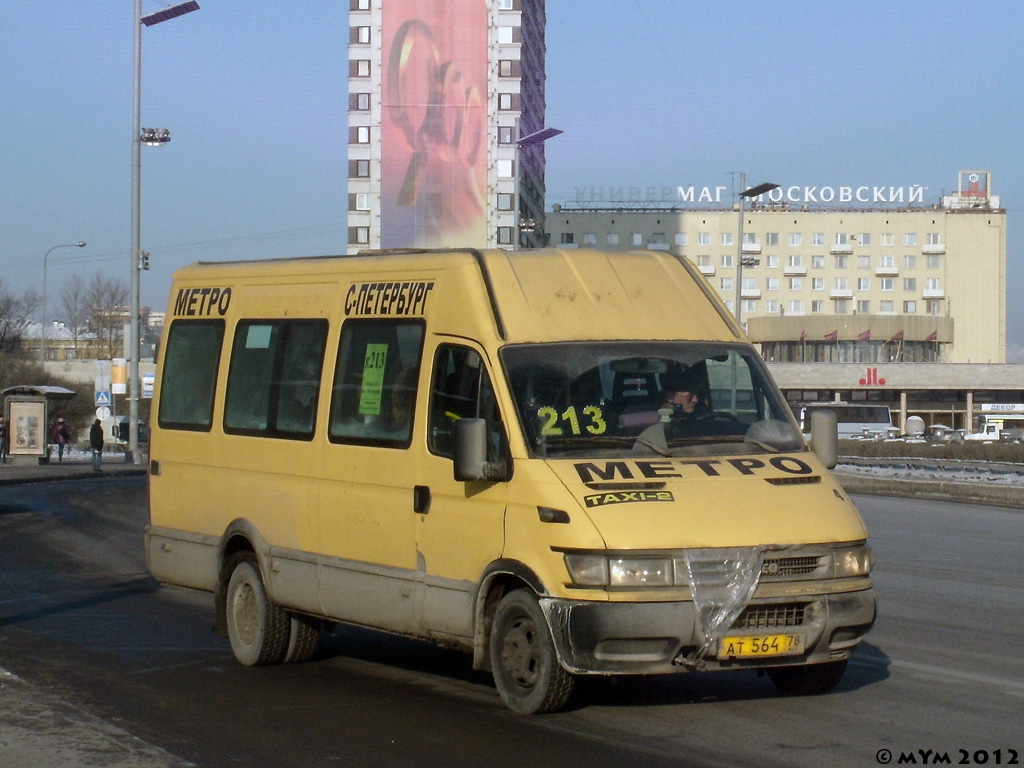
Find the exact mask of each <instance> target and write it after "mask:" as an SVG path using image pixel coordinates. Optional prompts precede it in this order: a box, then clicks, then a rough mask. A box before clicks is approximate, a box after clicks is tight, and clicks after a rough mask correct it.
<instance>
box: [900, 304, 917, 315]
mask: <svg viewBox="0 0 1024 768" xmlns="http://www.w3.org/2000/svg"><path fill="white" fill-rule="evenodd" d="M916 313H917V302H916V301H904V302H903V314H905V315H913V314H916Z"/></svg>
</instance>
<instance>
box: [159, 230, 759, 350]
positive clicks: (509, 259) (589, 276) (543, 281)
mask: <svg viewBox="0 0 1024 768" xmlns="http://www.w3.org/2000/svg"><path fill="white" fill-rule="evenodd" d="M257 264H258V265H260V267H259V276H260V278H263V279H266V278H271V279H272V278H273V277H280V278H285V277H290V278H295V277H297V278H303V279H308V278H310V277H319V278H321V279H327V280H330V279H334V278H338V277H345V276H346V275H348V274H351V273H353V272H358V273H359V274H360V276H361V277H363V279H365V275H367V274H374V273H380V274H381V276H382V277H383V276H384V274H385V273H386V274H387V276H388V279H394V276H395V275H396V273H400V272H403V271H409V272H415V273H417V274H418V275H423V274H424V273H425V272H428V271H434V270H436V271H437V272H438V274H439V275H440V273H441V272H449V271H454V272H459V273H461V280H460V282H461V283H462V284H463V285H465V286H466V288H465V290H473V285H474V284H475V285H476V286H478V287H479V289H482V290H483V291H484V292H485V293H486V300H487V301H488V302H489V305H490V307H491V311H492V313H493V315H494V328H495V330H496V332H497V335H498V337H499V338H500V339H501V340H504V341H509V342H527V341H532V342H544V341H563V340H571V339H694V340H706V341H736V340H739V339H742V338H743V334H742V332H741V331H740V330H739V327H738V326H737V325H736V323H735V321H734V319H733V317H732V314H731V313H730V312H729V311H728V309H727V308H726V307H725V306H724V305H723V304H722V302H721V300H720V299H719V298H718V296H717V294H716V293H715V291H714V290H713V289H712V288H711V287H710V286H709V285H708V284H707V282H706V281H705V279H704V277H703V276H702V275H701V274H700V273H698V272H697V271H696V269H695V268H694V267H693V266H692V265H691V264H690V263H689V262H687V261H686V259H685V258H683V257H676V256H673V255H672V254H669V253H662V252H658V251H599V250H595V249H585V248H580V249H575V248H574V249H558V248H545V249H537V250H522V251H505V250H475V249H458V250H451V249H449V250H429V251H428V250H413V249H408V250H395V251H369V252H365V253H361V254H359V255H356V256H318V257H308V258H297V259H269V260H261V261H245V262H216V263H213V262H205V263H198V264H193V265H191V266H188V267H184V268H182V269H180V270H178V272H176V273H175V280H176V281H192V280H209V279H211V278H213V277H216V278H241V279H244V278H246V277H248V276H251V275H252V274H253V267H254V266H255V265H257ZM439 288H440V286H439ZM459 308H460V307H456V309H459ZM488 325H490V323H488Z"/></svg>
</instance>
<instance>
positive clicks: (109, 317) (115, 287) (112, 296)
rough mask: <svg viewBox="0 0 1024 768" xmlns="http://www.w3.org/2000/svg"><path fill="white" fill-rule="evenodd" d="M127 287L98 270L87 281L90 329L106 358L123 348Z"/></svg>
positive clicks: (86, 297)
mask: <svg viewBox="0 0 1024 768" xmlns="http://www.w3.org/2000/svg"><path fill="white" fill-rule="evenodd" d="M128 297H129V289H128V286H127V285H126V284H125V283H123V282H121V281H119V280H115V279H114V278H111V277H105V276H104V275H102V274H100V273H99V272H97V273H96V274H94V275H93V276H92V278H91V279H90V280H89V287H88V288H87V289H86V292H85V301H86V304H87V305H88V306H89V330H91V331H92V332H93V333H95V334H96V338H97V340H98V342H99V346H100V351H101V352H103V353H104V354H105V355H106V356H107V357H108V358H114V357H119V356H120V354H119V353H120V352H121V351H122V350H123V349H124V344H123V337H124V324H125V323H126V322H128V313H129V310H128V306H127V304H128Z"/></svg>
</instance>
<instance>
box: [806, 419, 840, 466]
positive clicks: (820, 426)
mask: <svg viewBox="0 0 1024 768" xmlns="http://www.w3.org/2000/svg"><path fill="white" fill-rule="evenodd" d="M811 448H813V449H814V452H815V453H816V454H818V458H820V459H821V461H822V462H823V463H824V464H825V466H826V467H827V468H828V469H834V468H835V466H836V464H838V463H839V420H838V418H837V417H836V412H835V411H815V412H814V413H812V414H811Z"/></svg>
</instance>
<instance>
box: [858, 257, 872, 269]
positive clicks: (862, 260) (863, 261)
mask: <svg viewBox="0 0 1024 768" xmlns="http://www.w3.org/2000/svg"><path fill="white" fill-rule="evenodd" d="M857 269H871V257H870V256H868V255H867V254H866V253H861V254H859V255H858V256H857Z"/></svg>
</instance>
